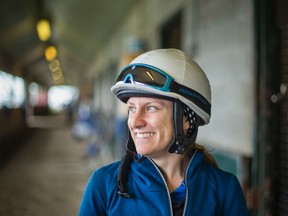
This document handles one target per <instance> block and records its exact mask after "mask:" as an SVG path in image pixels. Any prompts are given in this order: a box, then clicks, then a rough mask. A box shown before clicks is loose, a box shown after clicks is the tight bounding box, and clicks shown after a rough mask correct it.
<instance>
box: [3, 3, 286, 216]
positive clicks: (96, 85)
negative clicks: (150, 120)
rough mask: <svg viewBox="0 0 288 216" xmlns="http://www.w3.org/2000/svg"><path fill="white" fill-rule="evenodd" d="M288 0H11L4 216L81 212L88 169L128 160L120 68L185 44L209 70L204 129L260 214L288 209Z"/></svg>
mask: <svg viewBox="0 0 288 216" xmlns="http://www.w3.org/2000/svg"><path fill="white" fill-rule="evenodd" d="M287 9H288V2H287V1H285V0H242V1H237V0H206V1H201V0H178V1H174V0H121V1H115V0H114V1H112V0H105V1H99V0H81V1H80V0H49V1H45V0H26V1H20V0H18V1H17V0H0V29H1V30H0V191H1V192H0V215H5V216H6V215H7V216H10V215H21V216H22V215H29V216H33V215H77V214H78V207H79V203H80V201H81V197H82V193H83V191H84V188H85V185H86V182H87V180H88V178H89V175H90V174H91V172H93V170H95V169H97V168H98V167H100V166H102V165H105V164H107V163H110V162H112V161H114V160H118V159H119V158H120V157H121V155H122V154H123V152H124V148H125V140H126V134H127V127H126V118H127V116H126V110H125V107H124V106H123V104H121V103H120V102H118V101H117V100H116V98H115V97H114V96H113V95H112V93H111V92H110V87H111V86H112V85H113V83H114V81H115V78H116V77H117V74H118V72H119V70H120V68H121V67H123V66H124V65H125V64H128V63H129V62H130V61H131V60H132V59H133V58H134V57H135V56H137V55H139V54H141V53H142V52H145V51H147V50H151V49H157V48H168V47H169V48H170V47H173V48H179V49H182V50H183V51H185V52H186V53H187V54H189V55H190V56H192V57H193V58H194V59H195V60H196V61H197V62H198V63H199V64H200V66H201V67H202V68H203V70H204V71H205V72H206V74H207V76H208V79H209V80H210V84H211V88H212V118H211V122H210V124H209V125H208V126H205V127H200V128H199V136H198V138H197V143H199V144H201V145H204V146H206V147H207V148H208V149H209V150H210V151H211V153H212V154H213V155H214V156H215V158H216V159H217V161H218V163H219V166H220V167H221V168H222V169H224V170H227V171H229V172H232V173H234V174H235V175H236V176H237V177H238V179H239V181H240V183H241V185H242V187H243V190H244V193H245V197H246V201H247V205H248V207H249V211H250V215H260V216H264V215H265V216H271V215H288V201H287V200H288V171H287V167H288V117H287V109H288V98H287V88H288V83H287V82H288V13H287Z"/></svg>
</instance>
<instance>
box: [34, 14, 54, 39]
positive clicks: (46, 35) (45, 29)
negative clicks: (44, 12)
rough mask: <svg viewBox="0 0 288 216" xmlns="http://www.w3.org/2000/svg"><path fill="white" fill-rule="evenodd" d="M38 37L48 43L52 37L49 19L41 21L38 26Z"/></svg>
mask: <svg viewBox="0 0 288 216" xmlns="http://www.w3.org/2000/svg"><path fill="white" fill-rule="evenodd" d="M36 29H37V33H38V37H39V39H40V40H41V41H47V40H49V39H50V37H51V25H50V22H49V20H48V19H40V20H39V21H38V22H37V25H36Z"/></svg>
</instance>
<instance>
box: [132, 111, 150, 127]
mask: <svg viewBox="0 0 288 216" xmlns="http://www.w3.org/2000/svg"><path fill="white" fill-rule="evenodd" d="M145 124H146V122H145V118H144V113H143V112H141V111H137V112H135V113H134V114H133V115H130V116H129V126H130V128H131V129H136V128H141V127H144V126H145Z"/></svg>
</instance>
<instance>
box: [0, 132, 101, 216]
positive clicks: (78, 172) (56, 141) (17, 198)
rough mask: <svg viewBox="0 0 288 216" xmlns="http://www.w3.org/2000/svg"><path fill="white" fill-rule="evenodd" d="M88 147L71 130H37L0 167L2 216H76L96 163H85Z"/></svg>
mask: <svg viewBox="0 0 288 216" xmlns="http://www.w3.org/2000/svg"><path fill="white" fill-rule="evenodd" d="M84 154H85V143H84V142H82V143H81V142H78V141H76V140H74V139H73V138H72V137H71V128H70V127H57V128H56V127H55V128H51V127H50V128H41V129H35V132H33V136H32V137H30V139H28V140H27V141H25V143H23V147H22V148H21V149H20V150H19V151H17V152H16V153H15V154H14V155H13V157H12V158H11V159H10V160H9V161H8V162H7V163H5V164H4V165H2V166H1V167H0V215H1V216H70V215H71V216H73V215H78V208H79V204H80V201H81V198H82V194H83V190H84V188H85V185H86V183H87V180H88V178H89V176H90V174H91V172H92V170H93V169H96V168H97V167H96V165H97V164H96V163H94V164H93V165H92V166H93V167H91V162H89V160H87V159H84V158H83V156H84Z"/></svg>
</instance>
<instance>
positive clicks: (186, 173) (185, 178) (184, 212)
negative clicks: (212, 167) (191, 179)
mask: <svg viewBox="0 0 288 216" xmlns="http://www.w3.org/2000/svg"><path fill="white" fill-rule="evenodd" d="M196 153H197V150H195V152H194V154H193V156H192V158H191V160H190V162H189V164H188V166H187V169H186V172H185V177H184V181H185V186H186V197H185V205H184V211H183V216H184V215H185V214H186V208H187V201H188V184H187V175H188V170H189V167H190V165H191V163H192V161H193V159H194V157H195V155H196Z"/></svg>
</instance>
